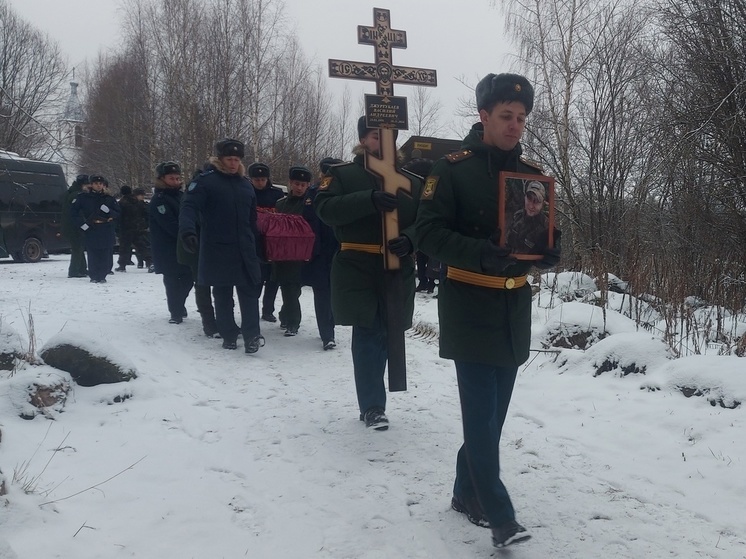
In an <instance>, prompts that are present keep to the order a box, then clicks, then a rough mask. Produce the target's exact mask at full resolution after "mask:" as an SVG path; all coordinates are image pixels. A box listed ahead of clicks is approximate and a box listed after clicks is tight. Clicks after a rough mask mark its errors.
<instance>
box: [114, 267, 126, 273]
mask: <svg viewBox="0 0 746 559" xmlns="http://www.w3.org/2000/svg"><path fill="white" fill-rule="evenodd" d="M114 271H116V272H126V271H127V268H126V267H124V266H118V267H116V268H114Z"/></svg>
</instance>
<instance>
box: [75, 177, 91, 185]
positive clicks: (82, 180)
mask: <svg viewBox="0 0 746 559" xmlns="http://www.w3.org/2000/svg"><path fill="white" fill-rule="evenodd" d="M75 182H77V183H78V184H79V185H80V186H83V185H84V184H91V180H90V179H89V178H88V175H78V176H77V177H75Z"/></svg>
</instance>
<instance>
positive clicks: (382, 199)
mask: <svg viewBox="0 0 746 559" xmlns="http://www.w3.org/2000/svg"><path fill="white" fill-rule="evenodd" d="M370 199H371V200H373V205H374V206H375V207H376V210H378V211H379V212H392V211H394V210H395V209H396V204H397V200H396V196H394V195H393V194H391V193H389V192H382V191H380V190H374V191H373V194H371V195H370Z"/></svg>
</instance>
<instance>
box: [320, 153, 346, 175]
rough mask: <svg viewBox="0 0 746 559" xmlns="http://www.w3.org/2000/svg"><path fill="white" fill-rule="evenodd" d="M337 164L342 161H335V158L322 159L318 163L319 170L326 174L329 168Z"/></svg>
mask: <svg viewBox="0 0 746 559" xmlns="http://www.w3.org/2000/svg"><path fill="white" fill-rule="evenodd" d="M338 163H342V160H341V159H337V158H336V157H324V159H322V160H321V161H320V162H319V170H320V171H321V172H322V173H324V174H326V173H327V172H328V171H329V167H331V166H332V165H336V164H338Z"/></svg>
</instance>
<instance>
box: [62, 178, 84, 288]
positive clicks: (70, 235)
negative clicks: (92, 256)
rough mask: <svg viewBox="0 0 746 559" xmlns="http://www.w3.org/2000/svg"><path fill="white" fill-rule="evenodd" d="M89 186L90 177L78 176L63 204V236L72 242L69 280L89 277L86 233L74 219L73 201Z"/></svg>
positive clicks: (68, 272)
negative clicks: (86, 257)
mask: <svg viewBox="0 0 746 559" xmlns="http://www.w3.org/2000/svg"><path fill="white" fill-rule="evenodd" d="M88 184H89V180H88V175H78V176H77V177H75V180H74V181H73V183H72V184H71V185H70V188H68V189H67V193H66V194H65V198H64V200H63V202H62V220H61V221H62V234H63V235H64V236H65V237H66V238H67V240H68V241H69V242H70V266H69V267H68V269H67V277H68V278H85V277H88V265H87V264H86V261H85V239H84V233H83V231H81V230H80V227H79V226H78V225H77V224H76V223H75V222H74V220H73V218H72V212H71V209H72V205H73V200H75V198H77V197H78V194H80V193H81V192H84V191H85V187H86V186H87V185H88Z"/></svg>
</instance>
